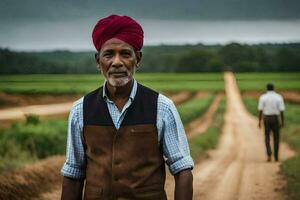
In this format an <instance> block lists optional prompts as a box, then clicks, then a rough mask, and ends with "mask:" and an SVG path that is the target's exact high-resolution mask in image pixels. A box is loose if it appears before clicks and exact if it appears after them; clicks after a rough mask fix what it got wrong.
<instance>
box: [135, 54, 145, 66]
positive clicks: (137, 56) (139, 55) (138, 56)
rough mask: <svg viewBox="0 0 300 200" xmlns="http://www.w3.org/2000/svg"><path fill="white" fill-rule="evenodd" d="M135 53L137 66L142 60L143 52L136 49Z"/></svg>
mask: <svg viewBox="0 0 300 200" xmlns="http://www.w3.org/2000/svg"><path fill="white" fill-rule="evenodd" d="M135 55H136V60H137V63H136V64H137V66H139V64H140V62H141V60H142V56H143V53H142V52H141V51H136V52H135Z"/></svg>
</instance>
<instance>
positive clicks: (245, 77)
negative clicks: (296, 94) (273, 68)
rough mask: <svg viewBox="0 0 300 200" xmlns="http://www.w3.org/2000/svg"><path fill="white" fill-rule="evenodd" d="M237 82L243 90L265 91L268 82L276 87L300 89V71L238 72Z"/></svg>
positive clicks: (280, 89) (279, 88)
mask: <svg viewBox="0 0 300 200" xmlns="http://www.w3.org/2000/svg"><path fill="white" fill-rule="evenodd" d="M236 79H237V83H238V85H239V88H240V90H241V91H242V92H245V91H265V87H266V84H267V83H273V84H274V85H275V89H276V90H279V91H282V90H285V91H286V90H292V91H300V73H299V72H296V73H238V74H236Z"/></svg>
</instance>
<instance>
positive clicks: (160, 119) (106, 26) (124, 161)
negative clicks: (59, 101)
mask: <svg viewBox="0 0 300 200" xmlns="http://www.w3.org/2000/svg"><path fill="white" fill-rule="evenodd" d="M92 38H93V42H94V45H95V48H96V49H97V53H96V55H95V59H96V63H97V67H98V69H99V70H100V71H101V73H102V74H103V76H104V77H105V79H106V81H105V82H104V84H103V86H101V87H99V88H98V89H96V90H94V91H92V92H90V93H88V94H87V95H85V96H84V97H82V98H81V99H79V100H78V101H76V102H75V103H74V105H73V107H72V109H71V112H70V116H69V125H68V141H67V153H66V161H65V163H64V166H63V167H62V170H61V174H62V175H63V186H62V196H61V198H62V199H64V200H72V199H76V200H77V199H82V194H83V193H84V195H83V196H84V197H83V198H84V199H99V200H101V199H103V200H109V199H111V200H113V199H123V200H134V199H141V200H165V199H167V197H166V193H165V189H164V184H165V176H166V174H165V159H164V157H165V158H166V162H167V164H168V166H169V169H170V171H171V173H172V174H173V175H174V177H175V199H176V200H191V199H192V195H193V184H192V182H193V176H192V172H191V170H192V168H193V166H194V163H193V160H192V158H191V156H190V151H189V146H188V142H187V138H186V135H185V132H184V128H183V124H182V122H181V119H180V117H179V114H178V112H177V110H176V107H175V105H174V104H173V102H172V101H171V100H170V99H168V98H167V97H166V96H164V95H162V94H159V93H157V92H155V91H153V90H152V89H149V88H147V87H145V86H143V85H141V84H139V83H138V82H137V81H136V80H135V79H134V78H133V76H134V73H135V71H136V69H137V68H138V67H139V64H140V61H141V58H142V53H141V49H142V47H143V38H144V33H143V29H142V27H141V26H140V24H138V22H136V21H135V20H133V19H132V18H130V17H128V16H118V15H111V16H108V17H106V18H103V19H101V20H99V21H98V23H97V24H96V25H95V27H94V30H93V33H92ZM78 84H82V83H78ZM83 84H84V83H83ZM84 183H85V185H84Z"/></svg>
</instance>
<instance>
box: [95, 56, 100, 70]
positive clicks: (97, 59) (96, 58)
mask: <svg viewBox="0 0 300 200" xmlns="http://www.w3.org/2000/svg"><path fill="white" fill-rule="evenodd" d="M99 54H100V52H97V53H95V60H96V63H97V69H98V70H99V71H101V65H100V60H99Z"/></svg>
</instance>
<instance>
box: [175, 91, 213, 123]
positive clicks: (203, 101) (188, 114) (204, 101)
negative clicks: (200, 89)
mask: <svg viewBox="0 0 300 200" xmlns="http://www.w3.org/2000/svg"><path fill="white" fill-rule="evenodd" d="M212 100H213V96H212V95H208V96H206V97H203V98H193V99H191V100H189V101H187V102H185V103H183V104H181V105H179V106H178V107H177V109H178V112H179V115H180V117H181V120H182V123H183V124H187V123H189V122H191V121H192V120H194V119H196V118H197V117H199V116H201V115H202V114H203V113H204V112H205V111H206V110H207V109H208V107H209V106H210V104H211V103H212Z"/></svg>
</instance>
